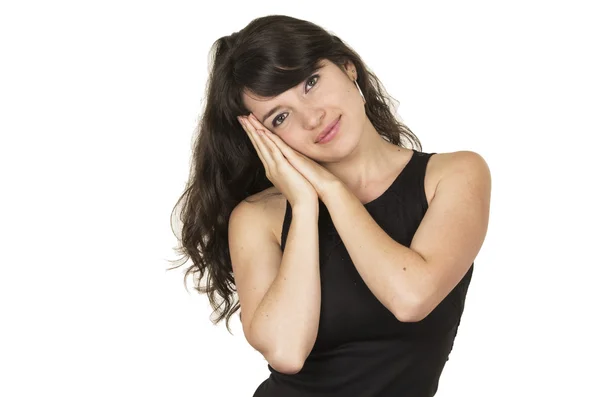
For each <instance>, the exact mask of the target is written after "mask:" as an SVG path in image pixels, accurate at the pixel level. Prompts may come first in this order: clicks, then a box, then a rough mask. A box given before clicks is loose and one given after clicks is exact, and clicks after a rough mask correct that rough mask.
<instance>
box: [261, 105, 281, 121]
mask: <svg viewBox="0 0 600 397" xmlns="http://www.w3.org/2000/svg"><path fill="white" fill-rule="evenodd" d="M279 109H281V106H279V105H277V106H275V107H274V108H273V109H271V110H269V111H268V112H267V114H265V115H264V116H263V118H262V123H263V124H264V123H265V120H266V119H268V118H269V117H271V115H272V114H273V113H275V112H276V111H278V110H279Z"/></svg>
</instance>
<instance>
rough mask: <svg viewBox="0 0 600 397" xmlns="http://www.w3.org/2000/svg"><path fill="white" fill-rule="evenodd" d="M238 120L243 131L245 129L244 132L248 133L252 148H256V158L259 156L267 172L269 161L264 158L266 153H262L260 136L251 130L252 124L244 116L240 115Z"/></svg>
mask: <svg viewBox="0 0 600 397" xmlns="http://www.w3.org/2000/svg"><path fill="white" fill-rule="evenodd" d="M238 121H239V122H240V124H241V125H242V128H243V129H244V131H246V134H247V135H248V138H250V141H251V142H252V146H254V150H256V153H257V154H258V158H260V161H261V162H262V163H263V166H264V167H265V170H266V171H267V172H269V168H268V167H269V163H270V161H268V160H267V159H266V156H267V154H266V153H263V151H262V150H261V145H260V142H259V141H260V137H259V136H258V134H256V133H255V132H254V131H253V130H252V126H251V125H250V123H249V122H248V120H247V119H246V118H245V117H244V116H240V117H238Z"/></svg>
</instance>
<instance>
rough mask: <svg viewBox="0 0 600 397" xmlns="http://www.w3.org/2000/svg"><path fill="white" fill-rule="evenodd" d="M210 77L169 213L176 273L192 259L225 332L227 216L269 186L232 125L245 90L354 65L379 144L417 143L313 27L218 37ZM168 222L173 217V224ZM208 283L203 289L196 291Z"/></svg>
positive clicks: (261, 23) (341, 49)
mask: <svg viewBox="0 0 600 397" xmlns="http://www.w3.org/2000/svg"><path fill="white" fill-rule="evenodd" d="M211 54H212V56H211V70H210V74H209V79H208V84H207V87H206V93H205V95H206V102H205V108H204V111H203V113H202V115H201V118H200V122H199V124H198V127H197V131H196V133H197V134H196V136H195V140H194V143H193V153H192V161H191V167H190V175H189V179H188V181H187V185H186V187H185V189H184V192H183V194H182V195H181V197H180V198H179V200H177V203H176V204H175V208H174V209H173V213H172V214H171V215H172V216H173V214H174V213H175V211H176V210H177V208H178V207H181V211H180V214H179V220H180V221H181V222H182V225H181V236H177V238H178V241H179V243H180V245H179V246H178V247H176V248H175V250H176V252H177V253H179V254H180V255H181V256H182V257H181V258H180V259H178V260H177V261H175V262H181V263H180V264H178V265H177V266H174V267H172V268H170V269H169V270H172V269H174V268H177V267H180V266H182V265H183V264H185V263H186V262H187V261H188V259H190V258H191V260H192V264H191V265H190V266H189V267H188V268H187V270H186V272H185V276H184V285H186V288H187V284H186V280H187V277H188V276H189V275H190V274H193V275H195V276H197V277H195V279H194V281H195V282H194V287H195V289H196V290H197V291H198V292H200V293H201V294H204V293H206V294H207V295H208V299H209V302H210V305H211V307H212V308H213V310H214V311H213V314H216V315H217V317H216V320H212V321H213V323H214V324H215V325H216V324H217V323H219V322H220V321H221V320H223V319H224V318H225V319H226V322H225V323H226V327H227V330H228V331H229V332H230V333H231V330H230V328H229V321H230V318H231V316H232V315H233V314H234V313H235V312H236V311H237V310H238V309H239V307H240V305H239V299H236V301H234V292H236V289H235V282H234V278H233V270H232V266H231V258H230V255H229V245H228V236H227V232H228V224H229V216H230V214H231V212H232V211H233V209H234V208H235V206H236V205H237V204H239V203H240V202H241V201H242V200H246V199H247V198H248V197H249V196H251V195H253V194H255V193H258V192H261V191H263V190H265V189H267V188H269V187H271V186H273V184H272V183H271V182H270V181H269V179H267V177H266V175H265V169H264V166H263V165H262V163H261V161H260V158H259V157H258V155H257V153H256V151H255V149H254V147H253V146H252V142H251V141H250V139H249V138H248V136H247V134H246V133H245V131H244V130H243V129H242V127H241V125H240V124H239V122H238V121H237V118H236V117H237V116H238V115H242V114H249V113H250V111H249V110H248V109H247V108H246V107H245V106H244V104H243V102H242V92H243V90H249V91H250V92H252V93H254V94H258V95H259V96H262V97H267V98H271V97H275V96H277V95H279V94H281V93H283V92H285V91H287V90H288V89H290V88H292V87H295V86H296V85H298V84H300V83H301V82H302V81H304V80H305V79H307V78H308V77H309V76H310V75H311V74H312V72H313V71H315V70H316V69H317V68H318V65H319V63H320V61H321V60H323V59H327V60H329V61H331V62H333V63H334V64H336V65H338V66H339V67H340V68H342V67H343V65H344V64H345V63H346V62H347V61H352V62H353V63H354V66H355V67H356V70H357V72H358V79H357V81H358V84H359V86H360V89H361V91H362V92H363V95H364V96H365V99H366V104H365V111H366V115H367V117H368V118H369V120H370V121H371V123H372V124H373V126H374V127H375V129H376V130H377V132H378V133H379V134H380V135H381V136H382V138H384V139H386V140H388V141H389V142H392V143H394V144H396V145H398V146H401V147H406V146H405V143H406V142H410V143H411V146H413V148H414V147H415V146H416V148H417V149H418V150H422V149H421V143H420V141H419V139H418V138H417V137H416V136H415V135H414V134H413V132H412V131H411V130H410V129H409V128H408V127H407V126H405V125H404V124H403V123H402V122H400V121H399V120H397V119H396V117H395V116H394V114H395V103H397V101H396V100H394V99H393V98H392V97H391V96H389V95H388V94H387V92H386V91H385V89H384V88H383V85H382V84H381V82H380V81H379V79H378V78H377V77H376V76H375V74H373V73H372V72H371V71H370V70H369V69H368V68H367V66H366V65H365V63H364V62H363V61H362V60H361V58H360V57H359V55H358V54H357V53H356V52H354V51H353V50H352V49H351V48H350V47H349V46H348V45H347V44H345V43H344V42H343V41H342V40H341V39H340V38H339V37H337V36H335V35H334V34H331V33H329V32H327V31H326V30H324V29H323V28H321V27H319V26H317V25H315V24H314V23H311V22H308V21H304V20H301V19H296V18H292V17H289V16H285V15H269V16H265V17H262V18H257V19H254V20H252V21H251V22H250V23H249V24H248V25H247V26H246V27H245V28H243V29H242V30H240V31H239V32H235V33H233V34H231V35H229V36H224V37H221V38H219V39H218V40H217V41H216V42H214V44H213V45H212V47H211ZM172 219H173V218H172ZM203 280H204V281H205V284H204V286H203V285H202V284H201V283H202V281H203Z"/></svg>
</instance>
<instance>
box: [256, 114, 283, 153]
mask: <svg viewBox="0 0 600 397" xmlns="http://www.w3.org/2000/svg"><path fill="white" fill-rule="evenodd" d="M247 120H248V122H250V124H251V125H252V127H253V128H254V130H255V131H258V130H261V132H262V133H261V134H258V132H257V135H258V136H259V138H258V140H259V141H260V142H261V143H262V144H263V147H264V148H265V149H267V150H268V151H269V153H270V154H271V156H272V158H273V160H275V161H282V160H285V159H284V156H283V154H282V153H281V150H279V147H278V146H277V145H276V144H275V142H273V139H274V138H273V137H274V135H275V134H273V133H271V132H270V131H269V130H268V129H267V128H266V127H265V126H264V125H262V124H261V123H260V121H258V120H257V119H256V118H255V117H254V115H252V114H250V116H248V119H247Z"/></svg>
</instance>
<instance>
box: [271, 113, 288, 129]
mask: <svg viewBox="0 0 600 397" xmlns="http://www.w3.org/2000/svg"><path fill="white" fill-rule="evenodd" d="M284 114H287V113H281V114H280V115H279V116H277V117H275V118H274V119H273V123H272V124H273V127H277V126H279V124H281V123H283V120H285V117H284V118H281V116H283V115H284ZM277 120H281V123H278V122H277Z"/></svg>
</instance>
